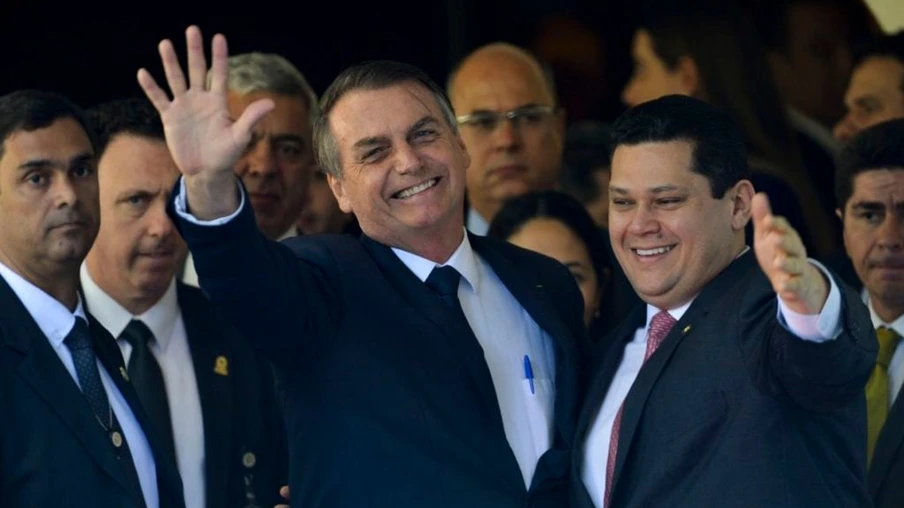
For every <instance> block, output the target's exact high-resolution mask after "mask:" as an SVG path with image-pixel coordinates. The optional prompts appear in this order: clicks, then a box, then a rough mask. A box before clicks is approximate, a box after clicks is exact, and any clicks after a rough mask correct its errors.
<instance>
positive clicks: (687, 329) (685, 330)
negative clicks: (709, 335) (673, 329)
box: [681, 325, 691, 334]
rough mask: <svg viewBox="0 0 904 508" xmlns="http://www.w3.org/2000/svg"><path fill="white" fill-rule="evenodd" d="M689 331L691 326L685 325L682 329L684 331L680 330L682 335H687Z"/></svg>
mask: <svg viewBox="0 0 904 508" xmlns="http://www.w3.org/2000/svg"><path fill="white" fill-rule="evenodd" d="M689 331H691V325H687V326H685V327H684V330H681V333H682V334H687V332H689Z"/></svg>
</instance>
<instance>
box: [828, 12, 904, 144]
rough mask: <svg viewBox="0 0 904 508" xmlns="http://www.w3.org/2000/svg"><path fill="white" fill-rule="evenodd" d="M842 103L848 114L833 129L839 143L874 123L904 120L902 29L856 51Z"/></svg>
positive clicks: (903, 33) (903, 35)
mask: <svg viewBox="0 0 904 508" xmlns="http://www.w3.org/2000/svg"><path fill="white" fill-rule="evenodd" d="M844 102H845V104H846V105H847V115H845V117H844V118H843V119H842V120H841V121H840V122H838V125H836V126H835V137H836V138H837V139H838V140H839V141H842V142H847V141H850V140H851V138H853V137H854V136H856V135H857V133H858V132H860V131H861V130H863V129H865V128H867V127H870V126H873V125H876V124H877V123H881V122H884V121H886V120H893V119H895V118H904V30H902V31H900V32H898V33H897V34H894V35H884V36H882V37H879V38H877V39H876V40H874V41H872V42H871V43H869V44H867V45H865V46H864V47H863V48H862V49H860V50H859V51H858V53H857V55H856V60H855V63H854V72H853V74H852V75H851V81H850V83H849V84H848V89H847V94H846V95H845V99H844Z"/></svg>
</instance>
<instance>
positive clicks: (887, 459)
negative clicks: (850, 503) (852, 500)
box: [869, 395, 904, 497]
mask: <svg viewBox="0 0 904 508" xmlns="http://www.w3.org/2000/svg"><path fill="white" fill-rule="evenodd" d="M902 399H904V397H902V396H901V395H898V398H897V399H895V403H894V404H893V405H892V407H891V411H889V413H888V419H887V420H885V425H883V426H882V431H881V432H880V433H879V440H878V442H877V443H876V452H875V455H873V462H872V464H870V468H869V491H870V495H871V496H873V497H875V496H876V494H878V493H879V491H880V490H881V488H882V486H883V484H884V483H885V481H886V480H894V481H900V479H892V478H888V477H887V474H888V470H889V468H891V466H892V464H893V463H894V460H895V458H896V457H897V456H898V455H899V453H901V446H902V445H904V400H902Z"/></svg>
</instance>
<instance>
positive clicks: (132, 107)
mask: <svg viewBox="0 0 904 508" xmlns="http://www.w3.org/2000/svg"><path fill="white" fill-rule="evenodd" d="M88 114H89V118H90V120H91V124H92V126H93V128H94V133H95V135H96V136H97V156H98V157H100V156H101V155H103V153H104V150H106V149H107V145H109V144H110V141H112V140H113V138H114V137H116V136H117V135H119V134H131V135H134V136H140V137H143V138H149V139H152V140H155V141H164V142H165V141H166V135H165V134H164V132H163V122H162V121H161V120H160V115H159V114H158V113H157V110H156V109H155V108H154V106H153V105H152V104H151V103H150V101H148V100H147V99H145V98H143V97H129V98H125V99H117V100H113V101H109V102H105V103H103V104H100V105H98V106H95V107H94V108H92V109H91V110H90V111H89V112H88Z"/></svg>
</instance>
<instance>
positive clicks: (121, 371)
mask: <svg viewBox="0 0 904 508" xmlns="http://www.w3.org/2000/svg"><path fill="white" fill-rule="evenodd" d="M119 373H120V374H121V375H122V378H123V379H125V380H126V383H128V382H129V373H128V372H126V368H125V367H119Z"/></svg>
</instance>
